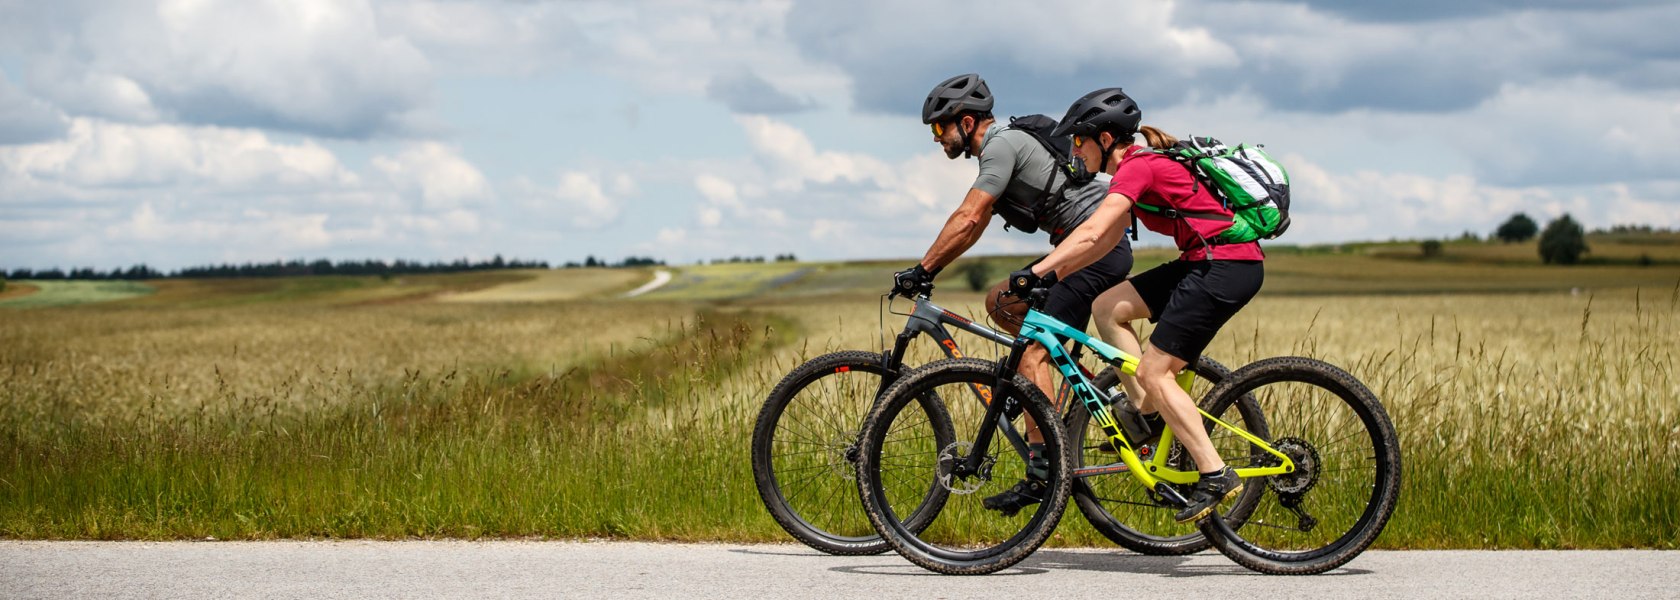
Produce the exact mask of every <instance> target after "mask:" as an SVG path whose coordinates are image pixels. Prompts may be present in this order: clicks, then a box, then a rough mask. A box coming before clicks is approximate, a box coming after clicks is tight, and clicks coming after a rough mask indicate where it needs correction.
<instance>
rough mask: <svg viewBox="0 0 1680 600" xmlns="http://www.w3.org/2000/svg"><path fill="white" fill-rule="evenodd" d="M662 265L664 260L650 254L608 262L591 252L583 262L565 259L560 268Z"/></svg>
mask: <svg viewBox="0 0 1680 600" xmlns="http://www.w3.org/2000/svg"><path fill="white" fill-rule="evenodd" d="M664 265H665V261H663V260H658V259H655V258H653V257H651V256H627V257H625V258H624V260H622V261H619V262H616V263H610V262H607V261H605V260H602V259H598V258H595V255H593V254H591V255H589V258H587V259H584V261H583V262H577V261H575V260H573V261H566V264H565V265H562V268H566V269H594V268H597V267H599V268H604V269H617V268H622V267H653V266H664Z"/></svg>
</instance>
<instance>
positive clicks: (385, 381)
mask: <svg viewBox="0 0 1680 600" xmlns="http://www.w3.org/2000/svg"><path fill="white" fill-rule="evenodd" d="M939 300H940V302H942V303H943V304H946V305H947V306H948V307H949V308H953V309H956V310H958V311H959V312H962V311H968V312H970V313H971V314H976V315H977V313H978V311H977V310H975V309H976V307H977V305H978V302H977V301H978V296H975V295H972V294H943V293H942V295H941V296H940V298H939ZM1677 304H1680V288H1677V289H1675V290H1671V289H1660V290H1652V289H1649V288H1647V289H1640V290H1637V291H1635V290H1612V291H1598V292H1592V293H1583V294H1581V295H1578V296H1576V295H1570V294H1537V295H1481V296H1473V295H1453V296H1432V295H1408V296H1335V297H1306V296H1295V297H1291V296H1265V295H1263V296H1262V297H1261V298H1260V299H1258V300H1257V301H1256V302H1255V303H1254V304H1253V305H1252V306H1250V307H1249V308H1247V309H1245V310H1244V311H1243V313H1242V314H1240V315H1239V316H1238V317H1237V318H1236V319H1235V320H1234V321H1233V323H1232V324H1230V325H1229V326H1228V327H1227V329H1226V331H1225V332H1224V333H1223V334H1222V335H1221V337H1220V338H1219V339H1218V340H1217V341H1216V342H1215V344H1214V346H1213V347H1212V348H1211V349H1210V350H1209V353H1210V354H1211V355H1213V356H1215V357H1216V358H1219V359H1220V360H1222V361H1224V362H1225V363H1227V364H1229V365H1232V366H1238V365H1241V364H1243V363H1246V362H1248V361H1250V360H1253V359H1256V358H1260V357H1264V356H1273V355H1283V354H1301V355H1307V356H1314V357H1318V358H1322V359H1325V360H1328V361H1330V362H1333V363H1337V364H1340V365H1343V366H1345V367H1347V368H1348V369H1349V370H1350V371H1352V372H1353V373H1354V374H1355V375H1357V376H1358V377H1360V378H1361V379H1363V380H1364V381H1365V382H1366V383H1367V384H1368V385H1370V387H1371V388H1372V389H1373V390H1374V391H1375V392H1376V393H1377V395H1378V396H1379V397H1380V398H1382V399H1383V401H1384V402H1385V403H1386V404H1387V406H1388V408H1389V410H1390V412H1391V414H1392V415H1393V416H1394V420H1395V422H1396V425H1397V427H1398V429H1399V430H1400V434H1401V444H1402V450H1403V453H1404V457H1405V465H1406V473H1405V487H1404V490H1403V492H1402V496H1401V502H1400V506H1399V509H1398V511H1397V512H1396V515H1395V520H1394V521H1393V523H1392V524H1391V525H1390V527H1389V529H1388V531H1387V532H1386V533H1385V535H1384V536H1383V538H1382V539H1381V540H1380V541H1379V545H1381V546H1384V547H1487V546H1491V547H1545V548H1550V547H1621V546H1648V547H1675V545H1676V542H1675V536H1674V535H1673V533H1672V532H1673V531H1675V530H1676V527H1677V526H1680V513H1677V511H1680V508H1677V507H1680V422H1677V419H1676V416H1677V414H1676V413H1677V412H1680V408H1677V405H1676V398H1680V380H1677V379H1676V373H1675V365H1676V362H1675V357H1676V355H1677V351H1680V341H1677V339H1680V338H1677V336H1674V335H1673V334H1672V332H1673V330H1674V327H1675V325H1676V323H1675V320H1676V316H1677V314H1680V306H1677ZM700 308H701V307H700V305H698V304H693V303H659V302H637V303H628V304H627V303H591V302H559V303H547V304H530V303H526V304H495V303H489V304H480V305H457V304H434V303H406V304H392V305H377V306H339V305H318V304H311V305H298V306H294V305H290V304H288V303H264V304H237V305H227V306H216V307H212V308H196V309H190V310H188V309H175V308H169V307H162V308H144V309H141V308H123V307H78V308H65V309H50V310H33V311H13V312H4V313H0V376H3V377H4V378H5V382H4V384H0V536H5V537H29V538H182V537H204V536H214V537H217V538H224V539H226V538H268V537H306V536H331V537H342V536H382V537H407V536H462V537H474V536H485V535H488V536H626V537H636V538H654V539H726V540H782V539H785V536H784V535H783V534H781V533H780V531H779V530H778V529H777V528H776V526H775V525H774V523H773V522H771V520H770V519H769V518H768V517H767V516H766V515H765V513H764V510H763V509H762V508H761V507H760V506H759V501H758V498H757V496H756V494H755V493H754V491H753V488H752V483H751V474H750V470H749V468H748V456H747V446H748V438H749V435H750V430H751V426H752V419H753V417H754V416H755V414H756V412H757V408H758V404H759V403H760V402H762V400H763V397H764V394H765V393H767V392H768V390H769V388H770V386H771V385H773V384H774V383H775V382H776V381H777V380H778V379H779V378H780V377H781V375H782V374H783V373H785V372H786V371H787V370H788V369H791V368H792V367H793V366H794V365H796V364H798V362H800V361H801V360H803V359H805V358H809V357H811V356H815V355H818V354H822V353H825V352H827V351H830V350H836V349H868V348H878V344H879V340H880V338H881V334H882V333H883V331H884V333H885V334H886V335H887V337H888V339H890V336H891V334H892V333H893V332H895V331H896V330H897V328H898V327H900V326H901V325H902V323H903V321H902V317H894V316H892V315H888V316H886V318H885V319H880V318H879V315H878V311H877V303H876V300H875V298H874V297H872V296H864V295H810V296H804V295H801V296H796V297H790V298H785V299H780V300H765V301H757V302H754V303H752V304H751V306H750V307H749V308H748V309H747V310H744V311H743V310H738V309H733V308H732V309H727V310H723V311H714V312H708V313H704V314H702V313H700V312H697V311H699V309H700ZM977 316H978V315H977ZM883 322H884V327H883V326H882V323H883ZM1144 330H1145V331H1146V332H1147V327H1146V328H1144ZM962 341H963V342H964V343H965V344H967V348H966V349H967V350H968V351H969V353H970V354H972V355H977V356H983V357H984V356H991V355H994V353H992V352H988V351H987V345H986V344H985V343H984V342H980V341H978V340H975V339H973V338H968V337H966V336H963V337H962ZM916 352H917V354H916V355H915V358H913V361H923V360H929V359H932V358H933V357H935V356H936V355H937V353H936V352H935V351H934V350H933V349H932V348H931V347H928V346H927V345H925V344H924V345H923V346H922V347H920V348H918V349H917V351H916ZM1053 543H1058V544H1104V545H1106V542H1104V541H1103V540H1102V539H1101V538H1100V537H1099V536H1097V535H1096V534H1095V533H1094V532H1092V531H1090V529H1089V528H1088V527H1087V526H1084V525H1083V524H1082V523H1081V522H1080V520H1079V519H1078V518H1077V516H1073V515H1070V516H1069V518H1068V519H1066V520H1064V522H1063V525H1062V528H1061V529H1060V530H1059V532H1058V535H1057V538H1056V539H1055V540H1054V541H1053Z"/></svg>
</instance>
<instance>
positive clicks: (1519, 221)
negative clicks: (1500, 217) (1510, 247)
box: [1493, 213, 1540, 242]
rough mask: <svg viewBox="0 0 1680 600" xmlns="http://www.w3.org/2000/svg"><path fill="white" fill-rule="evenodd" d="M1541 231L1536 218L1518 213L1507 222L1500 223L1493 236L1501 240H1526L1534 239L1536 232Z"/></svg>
mask: <svg viewBox="0 0 1680 600" xmlns="http://www.w3.org/2000/svg"><path fill="white" fill-rule="evenodd" d="M1539 231H1540V226H1539V225H1538V224H1536V223H1535V222H1534V219H1530V218H1528V215H1526V214H1523V213H1517V214H1514V215H1511V218H1510V219H1507V220H1506V221H1505V224H1503V225H1500V226H1499V229H1497V230H1495V231H1494V232H1493V236H1494V237H1496V238H1499V241H1501V242H1526V241H1528V240H1531V239H1534V234H1535V233H1536V232H1539Z"/></svg>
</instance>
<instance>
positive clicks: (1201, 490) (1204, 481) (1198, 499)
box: [1175, 465, 1243, 523]
mask: <svg viewBox="0 0 1680 600" xmlns="http://www.w3.org/2000/svg"><path fill="white" fill-rule="evenodd" d="M1242 490H1243V482H1242V478H1241V477H1237V472H1236V470H1234V469H1232V468H1231V467H1230V465H1226V466H1225V468H1224V469H1220V471H1219V472H1218V473H1215V474H1212V475H1202V478H1201V480H1199V481H1197V482H1196V485H1195V486H1194V487H1192V488H1190V498H1189V500H1190V505H1189V506H1186V507H1185V508H1184V510H1181V511H1178V514H1177V515H1175V518H1176V519H1178V522H1180V523H1189V522H1191V521H1200V520H1202V519H1203V518H1206V517H1207V516H1208V515H1209V514H1212V513H1213V509H1215V508H1218V507H1219V503H1220V502H1224V501H1226V500H1229V499H1231V498H1235V497H1236V496H1237V494H1240V493H1242Z"/></svg>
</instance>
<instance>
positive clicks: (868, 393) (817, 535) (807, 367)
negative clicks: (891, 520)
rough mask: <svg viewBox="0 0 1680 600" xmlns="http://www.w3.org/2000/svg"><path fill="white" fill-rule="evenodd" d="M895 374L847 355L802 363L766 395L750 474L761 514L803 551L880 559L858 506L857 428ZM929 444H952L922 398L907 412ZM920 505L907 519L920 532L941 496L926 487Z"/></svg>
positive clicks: (880, 547)
mask: <svg viewBox="0 0 1680 600" xmlns="http://www.w3.org/2000/svg"><path fill="white" fill-rule="evenodd" d="M893 378H894V376H893V374H891V373H889V372H888V371H887V368H886V366H885V365H883V364H882V357H881V355H880V354H879V353H875V352H862V351H846V352H835V353H833V354H825V355H823V356H819V357H816V358H813V359H811V360H809V361H806V362H805V363H804V364H802V365H799V366H798V367H796V368H795V369H794V370H793V371H791V372H789V373H788V374H787V376H786V377H784V378H783V379H782V381H781V383H778V384H776V387H775V388H774V389H772V390H771V391H770V395H769V397H768V398H766V399H765V401H764V408H762V409H760V411H759V414H758V421H757V423H756V424H755V426H754V427H753V439H752V470H753V480H754V482H755V483H756V484H757V486H758V495H759V498H760V499H761V500H763V502H764V508H765V509H767V510H768V511H769V512H770V516H771V517H772V518H774V519H775V520H776V523H777V524H778V525H781V526H782V529H783V530H785V531H787V532H788V535H791V536H793V538H794V539H796V540H799V541H800V542H803V543H804V544H805V545H807V546H810V547H812V548H815V549H817V550H820V551H822V552H826V553H829V554H838V555H863V554H879V553H882V552H886V551H887V549H888V546H887V543H886V542H884V541H882V540H881V536H880V535H878V534H876V533H875V529H874V528H873V527H872V526H870V524H869V519H868V517H866V516H865V515H864V514H863V510H862V508H860V507H859V506H858V505H857V504H855V503H854V501H853V500H854V499H855V498H856V496H855V494H856V490H857V483H856V481H855V479H856V477H857V468H856V465H855V464H853V463H854V460H855V457H856V450H855V448H856V444H857V434H858V428H859V426H860V425H862V423H863V419H864V417H865V416H867V415H868V413H869V408H870V406H872V405H873V404H874V403H875V398H876V394H877V393H878V392H880V391H881V389H882V388H883V387H884V385H883V382H890V381H891V380H892V379H893ZM906 412H907V413H908V415H907V416H906V417H905V419H906V421H910V420H919V421H920V422H921V423H922V424H923V425H924V426H923V427H921V428H920V430H922V431H925V432H926V433H927V434H928V435H930V436H932V440H933V441H932V443H936V444H941V445H943V444H949V443H951V442H952V441H953V440H954V439H955V434H954V433H953V432H952V430H951V421H950V418H949V417H948V416H947V415H946V414H945V411H944V409H943V408H942V407H941V406H940V404H939V401H938V399H937V398H934V397H932V396H921V397H919V398H918V401H917V402H915V403H913V404H912V407H911V408H910V409H908V410H907V411H906ZM923 491H924V496H923V497H922V501H921V502H920V503H919V504H918V505H916V507H915V508H914V509H913V510H909V511H907V512H906V513H905V515H906V520H907V523H906V524H905V525H906V527H907V528H909V529H912V530H916V531H920V530H921V529H922V528H925V527H927V523H928V522H929V521H931V520H932V518H933V515H934V514H937V513H938V512H939V508H940V507H941V506H943V505H944V502H945V496H946V492H945V490H944V489H943V488H940V487H938V486H935V485H933V484H932V481H931V480H929V481H928V482H927V484H926V485H925V486H924V488H923Z"/></svg>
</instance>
